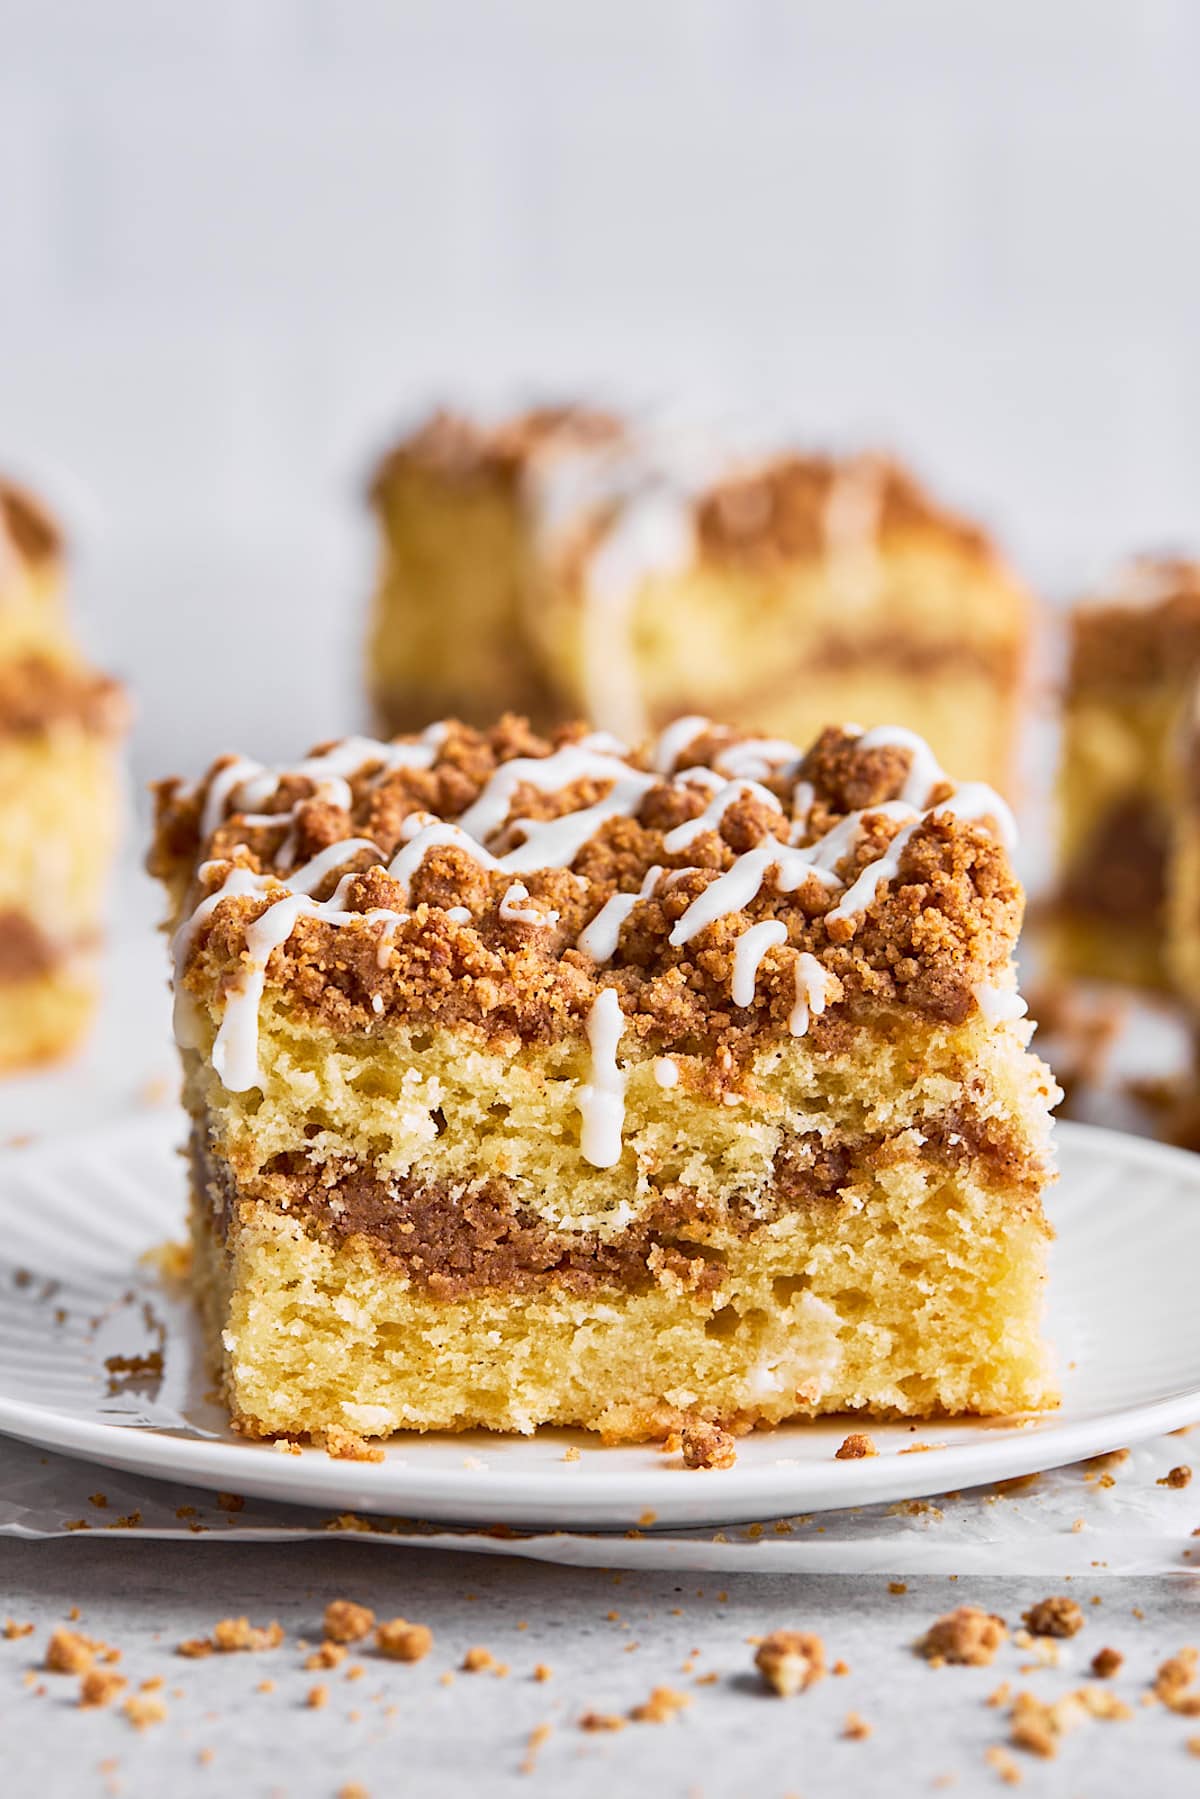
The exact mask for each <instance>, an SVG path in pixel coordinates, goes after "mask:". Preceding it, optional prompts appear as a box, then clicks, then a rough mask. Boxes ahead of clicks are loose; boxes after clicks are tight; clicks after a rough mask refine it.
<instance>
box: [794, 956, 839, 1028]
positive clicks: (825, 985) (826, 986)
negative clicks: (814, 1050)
mask: <svg viewBox="0 0 1200 1799" xmlns="http://www.w3.org/2000/svg"><path fill="white" fill-rule="evenodd" d="M830 985H831V981H830V976H829V975H828V973H827V972H826V970H825V969H823V968H822V967H821V964H820V963H819V962H818V961H817V958H816V957H815V956H813V955H810V954H809V952H808V951H807V950H802V951H801V953H800V954H799V955H798V956H797V957H796V1003H795V1005H794V1006H793V1007H792V1010H791V1013H790V1015H789V1017H788V1030H789V1031H790V1032H791V1034H792V1036H793V1037H804V1036H807V1034H808V1022H809V1014H810V1013H811V1014H812V1016H813V1017H814V1018H819V1017H820V1016H821V1014H822V1012H823V1011H824V1010H825V1008H826V1006H827V1005H828V1004H829V992H830Z"/></svg>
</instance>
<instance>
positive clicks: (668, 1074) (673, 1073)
mask: <svg viewBox="0 0 1200 1799" xmlns="http://www.w3.org/2000/svg"><path fill="white" fill-rule="evenodd" d="M654 1078H655V1080H656V1081H657V1082H658V1084H659V1086H660V1087H662V1088H665V1089H670V1088H671V1087H678V1085H679V1064H678V1062H676V1061H675V1059H674V1057H673V1056H655V1058H654Z"/></svg>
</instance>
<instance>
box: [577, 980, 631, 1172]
mask: <svg viewBox="0 0 1200 1799" xmlns="http://www.w3.org/2000/svg"><path fill="white" fill-rule="evenodd" d="M624 1031H625V1015H624V1013H623V1012H622V1011H621V1002H620V1000H619V999H618V998H617V995H616V991H615V989H613V988H612V987H605V988H604V990H603V992H602V993H600V994H598V995H597V997H596V1001H595V1004H594V1005H593V1006H592V1009H591V1011H590V1012H589V1013H588V1021H587V1034H588V1043H589V1045H590V1047H591V1052H592V1070H591V1080H590V1081H588V1082H587V1083H586V1084H585V1085H584V1086H582V1087H581V1088H580V1089H579V1092H578V1094H577V1095H576V1100H575V1103H576V1105H577V1106H578V1108H579V1115H580V1117H581V1118H582V1119H583V1131H582V1134H581V1136H580V1144H579V1146H580V1150H581V1151H582V1154H583V1159H584V1161H585V1162H590V1163H591V1164H592V1167H593V1168H612V1167H613V1166H614V1165H615V1164H616V1163H617V1162H619V1161H620V1159H621V1137H622V1132H623V1131H624V1128H625V1076H624V1073H623V1072H622V1070H621V1068H620V1066H619V1064H618V1062H617V1049H618V1047H619V1046H620V1042H621V1038H622V1036H623V1034H624Z"/></svg>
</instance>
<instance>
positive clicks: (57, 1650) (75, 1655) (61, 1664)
mask: <svg viewBox="0 0 1200 1799" xmlns="http://www.w3.org/2000/svg"><path fill="white" fill-rule="evenodd" d="M96 1649H97V1645H96V1644H95V1643H93V1641H92V1639H91V1638H90V1637H85V1636H81V1635H80V1633H79V1632H78V1631H77V1630H56V1631H55V1632H54V1635H53V1636H52V1637H51V1638H50V1641H49V1642H48V1643H47V1645H46V1660H45V1664H44V1665H45V1666H46V1668H48V1669H49V1671H50V1672H51V1673H52V1674H86V1673H87V1671H88V1669H89V1668H90V1667H91V1665H92V1663H93V1661H94V1660H95V1657H96Z"/></svg>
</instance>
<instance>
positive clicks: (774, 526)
mask: <svg viewBox="0 0 1200 1799" xmlns="http://www.w3.org/2000/svg"><path fill="white" fill-rule="evenodd" d="M556 464H558V465H563V464H565V465H567V479H566V480H565V481H564V482H562V483H561V484H560V483H557V482H556V481H555V479H554V474H555V465H556ZM412 468H420V469H423V470H425V471H428V472H429V473H432V474H434V475H436V476H439V477H441V478H442V479H444V480H449V481H454V482H459V483H462V484H463V485H475V484H478V483H480V482H482V481H494V482H500V483H502V484H504V485H506V486H510V487H515V488H516V489H517V490H518V492H519V493H520V494H521V495H522V497H523V499H524V500H525V502H526V504H527V505H528V507H529V509H530V511H531V513H532V515H533V520H534V524H535V527H537V528H538V529H539V531H540V534H541V535H543V536H544V537H547V538H549V539H551V541H557V542H559V543H561V544H562V545H563V548H564V552H565V554H566V555H567V556H568V557H569V556H570V555H571V552H572V551H577V549H578V547H579V546H580V544H584V545H589V546H594V544H595V542H596V540H597V539H599V542H600V544H601V545H603V543H604V540H605V538H606V537H612V536H620V534H621V533H622V532H623V530H626V529H628V528H629V525H630V522H631V520H632V519H633V518H634V517H636V515H637V513H638V509H639V507H640V506H642V505H643V504H650V503H657V504H658V506H659V507H660V508H661V507H662V505H663V504H664V503H669V504H671V505H672V507H673V510H674V512H675V513H676V514H677V515H678V517H679V521H680V527H681V529H680V536H681V537H682V539H683V541H684V542H686V543H688V544H689V545H690V547H691V549H692V551H693V553H694V554H695V555H697V556H707V557H710V558H713V559H719V560H722V561H726V562H744V561H747V560H755V561H763V560H778V561H783V560H800V559H807V558H815V557H820V556H826V555H832V556H836V555H837V554H838V553H839V551H841V550H844V549H845V548H846V547H847V544H848V543H853V545H854V546H855V547H858V545H859V542H860V540H862V539H866V540H868V541H870V542H874V541H877V540H879V541H884V542H886V541H888V540H889V539H890V540H896V539H899V538H903V537H908V536H912V535H915V534H918V533H924V534H926V535H931V534H932V535H936V536H937V537H938V538H939V539H940V540H941V541H942V542H944V543H945V544H947V545H949V546H951V547H952V548H954V549H955V550H956V551H957V552H958V553H959V554H960V555H962V556H964V557H970V558H971V559H973V560H977V561H989V562H994V561H996V560H998V558H997V552H996V550H995V547H994V545H993V544H992V542H991V540H990V539H989V538H988V536H987V534H986V533H985V532H984V531H983V530H981V528H980V527H979V526H978V525H977V524H976V523H974V522H973V521H971V520H969V519H966V518H964V517H963V516H962V515H960V514H958V513H956V512H953V511H951V510H950V509H949V508H947V507H945V506H942V505H940V504H939V503H938V502H936V501H935V500H934V499H933V498H932V496H931V495H930V494H929V493H928V492H927V491H926V489H925V488H924V487H923V486H922V485H921V484H920V483H919V482H918V481H917V480H916V479H915V478H914V476H913V475H912V474H911V472H910V471H909V470H908V469H906V468H905V467H903V466H902V465H901V464H900V463H899V462H897V461H896V460H895V459H894V458H892V457H889V456H884V455H880V454H878V453H874V452H867V453H864V454H861V455H853V456H841V457H835V456H828V455H821V454H811V453H810V454H805V453H802V452H799V451H796V450H792V449H783V450H779V451H776V452H775V453H773V454H767V455H762V454H755V455H750V454H747V453H745V452H744V451H742V450H740V449H739V448H738V447H736V446H735V445H733V444H731V443H728V442H722V441H720V439H719V437H718V436H716V435H715V434H713V433H710V432H706V431H703V430H678V429H669V428H664V427H663V426H662V425H661V424H659V423H657V422H656V421H655V420H653V419H650V420H648V421H646V422H644V423H643V422H635V421H633V420H623V419H620V418H618V417H616V416H614V415H613V414H612V413H608V412H603V411H598V410H596V409H594V408H590V407H586V406H580V405H574V406H543V407H537V408H534V409H532V410H530V411H527V412H524V413H519V414H517V415H516V416H515V417H512V418H509V419H505V420H503V421H501V422H500V423H498V424H495V425H491V426H489V425H486V424H482V423H479V422H477V421H475V420H472V419H468V418H466V417H464V416H463V415H461V414H456V413H452V412H447V411H439V412H435V413H434V414H433V415H432V417H430V418H429V419H428V420H426V421H425V422H424V423H423V424H422V425H421V426H419V427H418V428H417V429H416V430H415V431H413V432H412V433H411V434H410V435H409V436H407V437H406V438H404V439H403V440H402V441H401V442H399V443H398V444H397V445H396V446H395V447H394V448H393V449H392V450H391V451H390V452H389V453H388V455H387V456H385V457H384V459H383V460H382V461H381V463H380V464H379V466H378V468H377V470H376V472H375V475H374V478H373V481H372V483H371V488H370V497H371V499H372V501H373V503H374V505H375V506H376V508H377V509H378V510H379V511H381V512H386V509H387V501H388V496H389V491H390V489H391V486H392V484H393V482H394V481H395V480H396V479H397V478H398V477H400V476H402V475H403V474H404V473H405V472H406V471H407V470H409V469H412Z"/></svg>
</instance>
